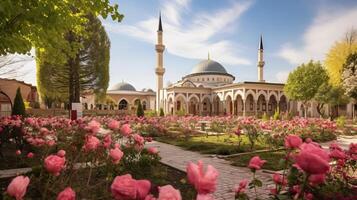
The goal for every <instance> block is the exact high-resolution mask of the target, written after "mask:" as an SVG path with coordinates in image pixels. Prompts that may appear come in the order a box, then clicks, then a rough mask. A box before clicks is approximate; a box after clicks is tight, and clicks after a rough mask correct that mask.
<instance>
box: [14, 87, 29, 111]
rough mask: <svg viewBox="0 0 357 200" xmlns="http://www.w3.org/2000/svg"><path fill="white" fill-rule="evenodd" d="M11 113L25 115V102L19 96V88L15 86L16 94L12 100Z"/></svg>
mask: <svg viewBox="0 0 357 200" xmlns="http://www.w3.org/2000/svg"><path fill="white" fill-rule="evenodd" d="M11 114H12V115H20V116H25V115H26V111H25V104H24V101H23V99H22V96H21V90H20V87H18V88H17V91H16V96H15V100H14V105H13V107H12V113H11Z"/></svg>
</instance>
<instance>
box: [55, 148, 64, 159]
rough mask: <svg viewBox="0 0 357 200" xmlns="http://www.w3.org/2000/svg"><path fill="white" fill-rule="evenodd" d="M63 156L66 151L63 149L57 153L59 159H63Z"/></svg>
mask: <svg viewBox="0 0 357 200" xmlns="http://www.w3.org/2000/svg"><path fill="white" fill-rule="evenodd" d="M65 155H66V151H65V150H63V149H61V150H59V151H58V152H57V156H59V157H62V158H63V157H64V156H65Z"/></svg>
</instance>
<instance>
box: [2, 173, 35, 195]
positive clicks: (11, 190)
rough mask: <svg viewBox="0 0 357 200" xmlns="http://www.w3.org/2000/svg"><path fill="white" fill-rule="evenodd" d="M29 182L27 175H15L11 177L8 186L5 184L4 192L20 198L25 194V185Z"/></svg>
mask: <svg viewBox="0 0 357 200" xmlns="http://www.w3.org/2000/svg"><path fill="white" fill-rule="evenodd" d="M29 183H30V179H29V177H27V176H17V177H15V178H14V179H12V181H11V183H10V184H9V186H7V190H6V192H7V193H8V194H9V195H10V196H12V197H15V198H16V200H22V198H23V197H24V196H25V194H26V190H27V186H28V185H29Z"/></svg>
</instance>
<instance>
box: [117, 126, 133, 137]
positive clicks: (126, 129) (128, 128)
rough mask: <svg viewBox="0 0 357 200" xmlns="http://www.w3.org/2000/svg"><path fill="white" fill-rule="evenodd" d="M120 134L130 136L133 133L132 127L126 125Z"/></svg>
mask: <svg viewBox="0 0 357 200" xmlns="http://www.w3.org/2000/svg"><path fill="white" fill-rule="evenodd" d="M120 132H121V133H122V134H123V135H124V136H129V135H130V134H131V132H132V130H131V128H130V125H129V124H124V125H123V126H122V127H121V129H120Z"/></svg>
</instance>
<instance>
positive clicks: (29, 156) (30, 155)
mask: <svg viewBox="0 0 357 200" xmlns="http://www.w3.org/2000/svg"><path fill="white" fill-rule="evenodd" d="M34 155H35V154H33V153H32V152H29V153H28V154H27V158H33V157H34Z"/></svg>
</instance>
